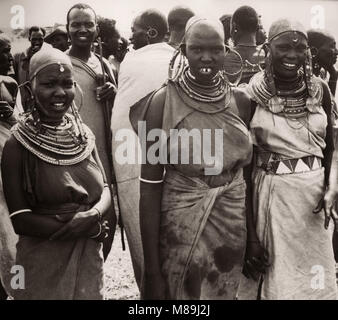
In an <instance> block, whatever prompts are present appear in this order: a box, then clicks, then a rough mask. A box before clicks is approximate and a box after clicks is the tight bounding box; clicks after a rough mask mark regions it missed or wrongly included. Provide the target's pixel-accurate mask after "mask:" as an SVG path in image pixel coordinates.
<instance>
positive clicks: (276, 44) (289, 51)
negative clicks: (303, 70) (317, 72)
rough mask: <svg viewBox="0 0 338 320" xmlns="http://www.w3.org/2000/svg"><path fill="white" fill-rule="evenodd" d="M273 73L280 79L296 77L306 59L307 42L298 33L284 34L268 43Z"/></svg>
mask: <svg viewBox="0 0 338 320" xmlns="http://www.w3.org/2000/svg"><path fill="white" fill-rule="evenodd" d="M270 50H271V55H272V65H273V69H274V73H275V74H276V75H277V76H278V77H280V78H282V79H288V78H293V77H296V76H297V74H298V69H299V68H300V67H301V66H302V65H303V63H304V62H305V58H306V50H307V40H306V38H305V37H304V36H303V35H302V34H301V33H298V32H294V31H290V32H285V33H283V34H281V35H280V36H278V37H277V38H275V39H273V40H272V41H271V43H270Z"/></svg>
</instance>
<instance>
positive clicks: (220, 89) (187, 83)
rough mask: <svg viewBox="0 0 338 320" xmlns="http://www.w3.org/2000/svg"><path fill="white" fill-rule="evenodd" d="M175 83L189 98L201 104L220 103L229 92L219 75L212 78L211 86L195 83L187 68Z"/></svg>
mask: <svg viewBox="0 0 338 320" xmlns="http://www.w3.org/2000/svg"><path fill="white" fill-rule="evenodd" d="M177 83H178V84H179V86H180V87H181V88H182V90H183V91H184V92H185V93H186V94H187V95H188V96H189V97H190V98H192V99H195V100H197V101H201V102H217V101H221V100H222V99H224V97H225V96H226V95H227V93H228V92H229V90H230V87H229V86H228V85H227V83H226V81H225V79H223V77H221V76H220V75H217V76H216V77H215V78H214V80H213V84H212V85H201V84H199V83H197V82H196V80H195V78H194V76H193V75H192V74H191V73H190V70H189V67H186V68H185V70H184V71H183V72H182V74H181V75H180V77H179V78H178V80H177Z"/></svg>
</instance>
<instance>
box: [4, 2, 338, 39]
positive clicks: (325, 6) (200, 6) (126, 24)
mask: <svg viewBox="0 0 338 320" xmlns="http://www.w3.org/2000/svg"><path fill="white" fill-rule="evenodd" d="M81 1H82V2H84V3H87V4H89V5H90V6H92V7H93V8H94V10H95V11H96V13H97V14H98V15H100V16H103V17H105V18H113V19H115V20H116V21H117V28H118V29H119V30H120V32H121V34H122V35H123V36H126V37H129V35H130V27H131V24H132V21H133V18H134V17H135V16H136V15H137V14H138V13H140V12H141V11H143V10H145V9H148V8H157V9H159V10H160V11H162V12H163V13H164V14H167V13H168V12H169V10H170V9H171V8H172V7H174V6H176V5H182V4H183V5H185V6H189V7H190V8H191V9H193V10H194V11H195V12H196V13H197V14H199V15H204V16H210V17H214V18H219V17H220V16H222V15H223V14H225V13H233V12H234V10H235V9H236V8H238V7H239V6H241V5H244V4H245V5H250V6H252V7H254V8H255V9H256V11H257V12H258V13H259V14H261V15H262V22H263V26H264V27H265V29H267V30H268V28H269V26H270V25H271V23H272V22H273V21H274V20H276V19H278V18H281V17H288V18H296V19H297V20H299V21H300V22H302V23H303V24H304V26H305V27H306V28H307V29H309V28H310V27H314V26H319V27H324V28H326V29H327V30H329V31H330V32H331V33H332V34H333V35H334V36H335V38H336V39H338V19H337V13H338V0H337V1H336V0H331V1H328V0H58V1H50V0H0V29H1V28H5V29H6V28H10V27H12V26H13V25H15V23H18V21H19V20H18V19H17V18H18V15H19V14H18V11H16V12H14V11H11V10H15V9H17V7H15V6H18V5H19V6H20V10H23V12H24V13H23V15H21V14H20V23H21V22H22V21H24V26H28V27H29V26H32V25H41V26H53V25H54V23H61V24H65V23H66V13H67V11H68V9H69V8H70V7H71V6H72V5H73V4H75V3H78V2H81ZM318 6H319V7H318ZM20 12H22V11H20ZM22 17H23V19H22Z"/></svg>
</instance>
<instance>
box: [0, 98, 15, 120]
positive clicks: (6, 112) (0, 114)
mask: <svg viewBox="0 0 338 320" xmlns="http://www.w3.org/2000/svg"><path fill="white" fill-rule="evenodd" d="M13 111H14V109H13V108H12V107H11V106H10V105H9V103H8V102H7V101H0V120H2V119H8V118H9V117H10V116H11V115H12V114H13Z"/></svg>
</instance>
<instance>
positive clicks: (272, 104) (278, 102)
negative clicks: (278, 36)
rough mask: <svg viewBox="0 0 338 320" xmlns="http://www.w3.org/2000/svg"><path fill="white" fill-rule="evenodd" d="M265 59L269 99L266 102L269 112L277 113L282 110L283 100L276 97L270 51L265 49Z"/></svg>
mask: <svg viewBox="0 0 338 320" xmlns="http://www.w3.org/2000/svg"><path fill="white" fill-rule="evenodd" d="M266 52H267V53H266V57H265V80H266V83H267V86H268V88H269V91H270V94H271V98H270V99H269V101H268V106H269V109H270V110H271V112H273V113H279V112H281V111H283V109H284V103H283V101H284V100H283V99H282V98H280V97H278V96H277V89H276V84H275V80H274V77H273V65H272V55H271V51H270V50H269V48H268V47H267V49H266Z"/></svg>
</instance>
